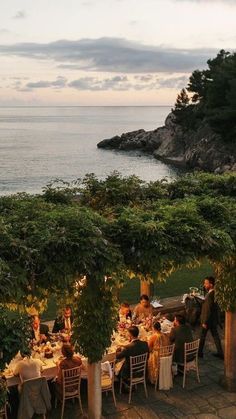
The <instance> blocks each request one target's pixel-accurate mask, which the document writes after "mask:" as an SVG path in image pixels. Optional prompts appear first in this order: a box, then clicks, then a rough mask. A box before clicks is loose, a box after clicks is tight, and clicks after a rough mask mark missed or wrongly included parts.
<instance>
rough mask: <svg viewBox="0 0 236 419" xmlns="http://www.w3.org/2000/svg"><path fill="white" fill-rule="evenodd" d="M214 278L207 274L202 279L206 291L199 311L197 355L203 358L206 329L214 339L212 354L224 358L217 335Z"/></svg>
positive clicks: (217, 311)
mask: <svg viewBox="0 0 236 419" xmlns="http://www.w3.org/2000/svg"><path fill="white" fill-rule="evenodd" d="M214 287H215V278H213V277H212V276H208V277H206V278H205V280H204V288H205V290H206V291H207V294H206V297H205V301H204V302H203V305H202V312H201V325H202V330H201V338H200V345H199V354H198V355H199V357H200V358H203V348H204V345H205V340H206V335H207V332H208V330H210V332H211V334H212V337H213V339H214V342H215V345H216V349H217V352H216V353H215V354H213V355H214V356H216V357H217V358H220V359H224V353H223V349H222V346H221V341H220V337H219V333H218V330H217V326H218V324H220V321H219V307H218V304H217V303H216V302H215V290H214Z"/></svg>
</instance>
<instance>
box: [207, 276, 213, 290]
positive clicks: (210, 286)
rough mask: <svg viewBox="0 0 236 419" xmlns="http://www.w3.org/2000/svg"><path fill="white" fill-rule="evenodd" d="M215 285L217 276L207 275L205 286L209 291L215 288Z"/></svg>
mask: <svg viewBox="0 0 236 419" xmlns="http://www.w3.org/2000/svg"><path fill="white" fill-rule="evenodd" d="M214 286H215V278H214V277H213V276H207V277H206V278H205V279H204V288H205V290H207V291H210V290H212V289H213V288H214Z"/></svg>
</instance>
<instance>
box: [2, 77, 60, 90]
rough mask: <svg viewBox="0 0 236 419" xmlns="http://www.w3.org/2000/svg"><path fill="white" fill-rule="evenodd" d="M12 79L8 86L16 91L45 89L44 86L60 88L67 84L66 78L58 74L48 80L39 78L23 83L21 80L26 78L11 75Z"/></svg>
mask: <svg viewBox="0 0 236 419" xmlns="http://www.w3.org/2000/svg"><path fill="white" fill-rule="evenodd" d="M12 79H13V80H15V81H14V83H13V84H11V85H10V86H9V87H10V88H12V89H14V90H17V91H18V92H32V91H33V90H34V89H45V88H53V89H62V88H64V87H66V86H67V79H66V78H65V77H62V76H58V77H57V78H56V80H52V81H48V80H39V81H36V82H28V83H26V84H24V85H23V83H22V80H25V79H26V78H23V77H12Z"/></svg>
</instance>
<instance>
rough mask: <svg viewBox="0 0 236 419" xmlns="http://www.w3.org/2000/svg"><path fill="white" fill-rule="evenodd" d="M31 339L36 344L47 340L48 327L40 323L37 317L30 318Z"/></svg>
mask: <svg viewBox="0 0 236 419" xmlns="http://www.w3.org/2000/svg"><path fill="white" fill-rule="evenodd" d="M31 339H33V340H35V341H36V342H37V343H42V342H46V341H47V340H48V339H49V327H48V326H47V325H46V324H43V323H40V318H39V316H33V317H32V334H31Z"/></svg>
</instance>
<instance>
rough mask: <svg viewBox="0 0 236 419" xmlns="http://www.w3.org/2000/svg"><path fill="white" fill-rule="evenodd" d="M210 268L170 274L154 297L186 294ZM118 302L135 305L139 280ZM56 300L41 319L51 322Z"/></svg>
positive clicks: (126, 287)
mask: <svg viewBox="0 0 236 419" xmlns="http://www.w3.org/2000/svg"><path fill="white" fill-rule="evenodd" d="M212 274H213V272H212V268H211V266H210V265H209V264H208V263H204V264H203V265H201V266H200V267H198V268H194V269H187V268H185V269H181V270H179V271H177V272H175V273H174V274H172V275H171V276H170V277H169V278H168V279H167V280H166V282H162V283H158V284H155V286H154V295H156V296H158V297H160V298H166V297H174V296H176V295H182V294H185V293H186V292H188V290H189V287H191V286H195V287H199V286H200V285H201V283H202V280H203V279H204V277H206V276H208V275H212ZM119 296H120V301H121V302H122V301H128V302H129V303H130V304H135V303H137V302H138V300H139V296H140V283H139V280H136V279H131V280H129V281H127V283H125V285H124V287H123V288H122V289H121V290H120V292H119ZM56 311H57V307H56V300H55V299H51V300H50V301H49V304H48V309H47V310H46V311H45V312H44V313H43V315H42V319H43V320H44V321H45V320H52V319H55V317H56Z"/></svg>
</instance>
